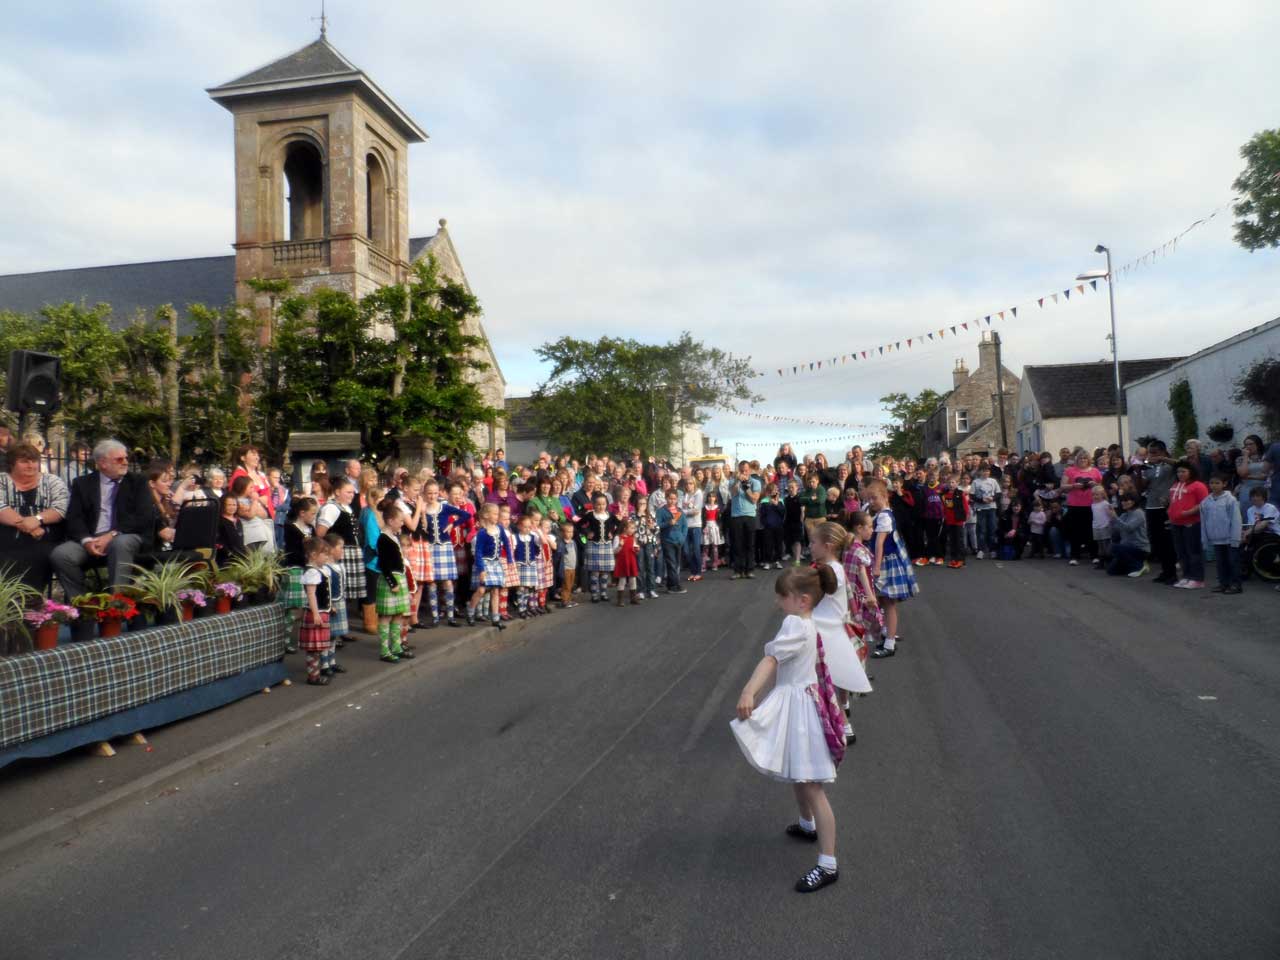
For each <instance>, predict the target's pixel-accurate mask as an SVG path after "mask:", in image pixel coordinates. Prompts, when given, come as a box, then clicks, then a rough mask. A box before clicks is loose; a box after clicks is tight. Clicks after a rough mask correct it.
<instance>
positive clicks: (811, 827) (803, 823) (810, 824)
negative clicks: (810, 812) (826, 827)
mask: <svg viewBox="0 0 1280 960" xmlns="http://www.w3.org/2000/svg"><path fill="white" fill-rule="evenodd" d="M800 827H801V828H802V829H804V830H808V831H809V832H810V833H813V832H814V831H815V830H817V829H818V824H817V823H816V822H814V821H813V820H806V819H805V818H804V817H801V818H800Z"/></svg>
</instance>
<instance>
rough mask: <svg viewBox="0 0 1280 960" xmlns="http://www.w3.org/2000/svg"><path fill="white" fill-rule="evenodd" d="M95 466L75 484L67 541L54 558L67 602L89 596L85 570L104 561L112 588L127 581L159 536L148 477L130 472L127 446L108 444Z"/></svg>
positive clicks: (98, 449)
mask: <svg viewBox="0 0 1280 960" xmlns="http://www.w3.org/2000/svg"><path fill="white" fill-rule="evenodd" d="M93 462H94V465H95V467H96V469H95V470H94V471H93V472H92V473H87V474H85V475H84V476H83V477H77V478H76V479H75V480H74V481H72V483H71V485H70V486H71V502H70V505H69V506H68V507H67V521H66V535H67V540H66V542H65V543H61V544H59V545H58V546H57V547H56V548H55V549H54V551H53V554H52V556H51V557H50V561H51V562H52V564H53V569H54V571H55V572H56V573H57V575H58V580H59V581H60V582H61V583H62V589H63V590H65V591H66V594H67V597H68V599H70V598H71V597H75V596H78V595H80V594H82V593H84V571H85V568H86V567H89V566H94V565H97V564H100V563H102V562H103V561H105V562H106V566H107V583H108V587H109V589H111V590H115V589H117V588H119V587H121V586H123V585H124V584H125V583H127V582H128V579H129V571H130V569H131V567H132V565H133V563H134V560H135V559H136V557H137V555H138V551H139V550H140V549H141V548H142V545H143V544H144V543H150V540H151V537H152V535H153V534H154V532H155V501H154V499H153V498H152V496H151V491H150V490H149V489H148V487H147V478H146V477H145V476H143V475H142V474H140V473H130V472H129V456H128V451H127V450H126V449H125V446H124V444H122V443H120V442H119V441H118V440H103V441H102V442H101V443H99V444H98V445H97V446H96V447H94V448H93Z"/></svg>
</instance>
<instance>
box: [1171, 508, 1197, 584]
mask: <svg viewBox="0 0 1280 960" xmlns="http://www.w3.org/2000/svg"><path fill="white" fill-rule="evenodd" d="M1172 532H1173V548H1174V550H1175V551H1176V552H1177V554H1178V563H1180V564H1182V576H1183V577H1184V578H1185V579H1187V580H1195V581H1197V582H1200V581H1203V580H1204V548H1203V547H1202V546H1201V543H1200V523H1199V522H1198V521H1197V522H1196V523H1193V524H1191V526H1189V527H1188V526H1185V525H1183V524H1174V525H1173V531H1172Z"/></svg>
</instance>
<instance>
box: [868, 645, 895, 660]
mask: <svg viewBox="0 0 1280 960" xmlns="http://www.w3.org/2000/svg"><path fill="white" fill-rule="evenodd" d="M895 652H896V651H894V650H890V649H888V648H887V647H876V648H875V649H874V650H872V651H871V655H872V656H873V657H875V658H876V659H877V660H883V659H884V658H885V657H892V656H893V655H894V653H895Z"/></svg>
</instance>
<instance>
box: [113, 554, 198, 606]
mask: <svg viewBox="0 0 1280 960" xmlns="http://www.w3.org/2000/svg"><path fill="white" fill-rule="evenodd" d="M133 569H134V574H133V583H132V585H130V587H129V589H128V592H129V595H130V596H131V597H134V598H135V599H136V600H137V601H138V603H139V604H145V605H146V606H148V607H152V608H154V609H155V610H156V611H157V612H158V613H165V612H167V611H173V612H175V613H177V612H179V611H181V609H182V597H180V596H178V594H179V593H182V592H184V591H187V590H191V589H192V588H194V587H195V586H196V579H197V578H196V570H195V567H194V565H193V564H190V563H157V564H156V565H155V566H154V567H152V568H151V569H150V570H145V569H143V568H141V567H136V566H135V567H134V568H133Z"/></svg>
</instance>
